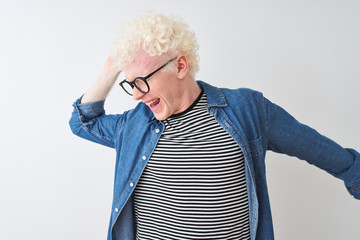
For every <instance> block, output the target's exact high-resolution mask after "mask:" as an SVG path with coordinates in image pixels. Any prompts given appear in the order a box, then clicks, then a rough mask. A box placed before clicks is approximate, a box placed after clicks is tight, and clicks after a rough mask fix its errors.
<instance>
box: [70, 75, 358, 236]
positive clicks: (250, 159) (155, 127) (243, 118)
mask: <svg viewBox="0 0 360 240" xmlns="http://www.w3.org/2000/svg"><path fill="white" fill-rule="evenodd" d="M198 84H199V85H200V87H201V88H203V89H204V91H205V93H206V96H207V99H208V112H209V113H210V114H211V115H213V116H214V117H215V119H216V121H217V122H218V123H219V124H220V125H221V127H223V128H224V129H225V130H226V131H227V132H228V133H229V134H230V135H231V136H232V138H233V139H234V140H235V141H236V142H237V144H238V145H239V147H240V148H241V150H242V151H243V153H244V157H245V171H246V184H247V191H248V198H249V211H250V212H249V214H250V216H249V217H250V235H251V239H253V240H254V239H257V240H262V239H274V234H273V225H272V218H271V210H270V203H269V196H268V190H267V185H266V175H265V153H266V150H272V151H274V152H278V153H285V154H288V155H290V156H296V157H298V158H300V159H303V160H306V161H307V162H309V163H310V164H313V165H316V166H317V167H319V168H321V169H323V170H325V171H327V172H328V173H330V174H331V175H333V176H335V177H337V178H340V179H342V180H343V181H344V182H345V186H346V187H347V190H348V191H349V192H350V194H351V195H353V196H354V197H355V198H357V199H360V154H359V153H358V152H357V151H355V150H353V149H344V148H342V147H341V146H339V145H338V144H336V143H335V142H333V141H332V140H330V139H328V138H326V137H325V136H322V135H320V134H319V133H318V132H316V131H315V130H314V129H312V128H310V127H308V126H306V125H304V124H301V123H299V122H298V121H297V120H296V119H294V118H293V117H292V116H291V115H289V114H288V113H287V112H286V111H285V110H284V109H282V108H281V107H279V106H277V105H276V104H274V103H272V102H270V101H269V100H267V99H266V98H264V97H263V95H262V94H261V93H259V92H256V91H253V90H250V89H243V88H242V89H236V90H230V89H220V88H216V87H213V86H210V85H209V84H206V83H205V82H201V81H199V82H198ZM80 100H81V98H80V99H78V100H77V101H76V102H75V103H74V104H73V106H74V111H73V114H72V117H71V119H70V127H71V130H72V131H73V133H74V134H76V135H78V136H80V137H82V138H85V139H88V140H90V141H93V142H96V143H100V144H103V145H105V146H108V147H112V148H115V150H116V165H115V180H114V195H113V203H112V213H111V219H110V226H109V232H108V240H115V239H135V232H136V225H135V224H136V223H135V218H134V212H133V197H132V193H133V191H134V188H135V187H136V184H137V182H138V181H139V179H140V177H141V174H142V172H143V170H144V168H145V166H146V164H147V162H148V160H149V158H150V156H151V154H152V152H153V150H154V149H155V146H156V144H157V142H158V139H159V137H160V135H161V133H162V132H163V130H164V125H163V124H162V122H161V121H158V120H157V119H156V118H155V117H154V114H153V113H152V112H151V110H150V109H149V107H148V106H146V105H145V104H143V103H139V104H138V105H137V106H136V108H134V109H132V110H130V111H126V112H124V113H123V114H117V115H106V114H105V111H104V101H98V102H92V103H80Z"/></svg>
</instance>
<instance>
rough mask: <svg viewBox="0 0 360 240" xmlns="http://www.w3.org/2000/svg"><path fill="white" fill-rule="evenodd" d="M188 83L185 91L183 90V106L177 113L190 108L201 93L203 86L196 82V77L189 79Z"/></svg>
mask: <svg viewBox="0 0 360 240" xmlns="http://www.w3.org/2000/svg"><path fill="white" fill-rule="evenodd" d="M186 81H187V82H186V84H185V86H184V88H183V91H182V92H181V96H179V97H181V98H182V99H183V101H182V104H181V107H180V108H179V111H178V112H176V113H181V112H183V111H185V110H186V109H188V108H189V107H190V106H191V105H192V104H193V103H194V102H195V100H196V99H197V98H198V96H199V95H200V93H201V88H200V87H199V85H198V84H197V83H196V81H195V79H194V78H192V79H187V80H186Z"/></svg>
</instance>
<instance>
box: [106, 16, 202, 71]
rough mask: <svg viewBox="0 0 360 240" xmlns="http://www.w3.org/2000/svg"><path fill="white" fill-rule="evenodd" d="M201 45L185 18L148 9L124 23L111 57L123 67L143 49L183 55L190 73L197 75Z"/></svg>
mask: <svg viewBox="0 0 360 240" xmlns="http://www.w3.org/2000/svg"><path fill="white" fill-rule="evenodd" d="M198 49H199V46H198V43H197V39H196V37H195V34H194V32H193V31H191V30H190V29H189V26H188V25H187V24H186V23H184V22H183V21H182V19H180V18H179V17H176V16H173V15H169V16H165V15H163V14H159V13H156V12H154V11H149V10H148V11H145V12H142V13H140V14H138V16H137V17H136V18H135V19H134V20H133V21H130V22H128V23H126V24H124V25H123V26H122V28H121V31H120V33H119V36H118V37H117V39H116V40H115V41H114V47H113V51H112V58H113V59H116V61H117V64H118V65H119V67H121V68H122V69H123V68H124V67H126V66H127V65H128V64H129V63H131V61H132V60H133V58H134V55H135V54H136V53H138V52H140V51H141V50H143V51H145V52H146V53H148V54H149V55H150V56H158V57H161V56H170V57H173V56H178V55H184V56H186V57H187V59H188V63H189V73H190V75H191V76H193V77H195V74H196V72H198V70H199V62H198Z"/></svg>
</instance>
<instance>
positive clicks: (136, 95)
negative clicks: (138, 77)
mask: <svg viewBox="0 0 360 240" xmlns="http://www.w3.org/2000/svg"><path fill="white" fill-rule="evenodd" d="M144 95H145V93H142V92H140V91H139V90H138V89H137V88H136V87H134V89H133V96H132V97H133V99H134V100H136V101H137V100H140V99H141V98H142V97H143V96H144Z"/></svg>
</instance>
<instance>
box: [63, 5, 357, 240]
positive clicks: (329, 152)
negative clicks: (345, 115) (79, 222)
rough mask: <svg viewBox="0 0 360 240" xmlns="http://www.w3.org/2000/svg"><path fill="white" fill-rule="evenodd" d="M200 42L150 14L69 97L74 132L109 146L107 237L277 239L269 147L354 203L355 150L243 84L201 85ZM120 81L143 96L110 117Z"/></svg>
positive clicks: (183, 26)
mask: <svg viewBox="0 0 360 240" xmlns="http://www.w3.org/2000/svg"><path fill="white" fill-rule="evenodd" d="M197 49H198V47H197V43H196V38H195V36H194V34H193V33H192V32H191V31H190V30H189V29H188V27H187V25H186V24H184V23H183V22H181V21H180V20H177V19H173V18H171V17H167V16H164V15H160V14H155V13H153V12H146V13H144V14H143V15H141V16H139V17H138V18H137V19H135V20H134V21H133V22H130V23H128V24H127V25H125V27H124V29H123V31H122V35H121V37H120V38H119V40H118V42H117V43H116V44H115V50H114V54H113V56H112V57H111V58H109V59H107V61H106V63H105V66H104V69H103V71H102V72H101V74H100V75H99V77H98V78H97V80H96V81H95V83H94V84H93V85H92V86H91V87H90V89H89V90H88V91H87V92H86V93H85V94H84V95H83V96H82V97H81V98H80V99H78V100H77V101H76V102H75V103H74V105H73V106H74V111H73V115H72V118H71V120H70V126H71V129H72V131H73V132H74V133H75V134H76V135H78V136H80V137H83V138H85V139H88V140H91V141H94V142H97V143H100V144H103V145H106V146H109V147H112V148H115V150H116V154H117V155H116V166H115V168H116V169H115V183H114V184H115V187H114V198H113V206H112V213H111V219H110V226H109V232H108V239H135V238H137V239H258V240H259V239H273V238H274V236H273V227H272V219H271V212H270V204H269V197H268V193H267V186H266V176H265V162H264V159H265V152H266V150H272V151H275V152H279V153H285V154H288V155H291V156H296V157H298V158H300V159H304V160H306V161H308V162H309V163H311V164H314V165H316V166H318V167H320V168H322V169H324V170H325V171H327V172H329V173H330V174H332V175H334V176H335V177H338V178H340V179H342V180H344V182H345V185H346V187H347V189H348V191H349V192H350V194H352V195H353V196H354V197H355V198H357V199H360V154H359V153H358V152H356V151H355V150H352V149H344V148H342V147H341V146H339V145H338V144H336V143H335V142H333V141H331V140H330V139H328V138H326V137H324V136H322V135H320V134H319V133H317V132H316V131H315V130H313V129H311V128H310V127H308V126H306V125H303V124H301V123H299V122H298V121H296V120H295V119H294V118H293V117H292V116H290V115H289V114H288V113H287V112H286V111H284V110H283V109H282V108H280V107H279V106H277V105H275V104H273V103H271V102H270V101H269V100H267V99H266V98H264V97H263V96H262V94H261V93H259V92H256V91H253V90H249V89H237V90H229V89H219V88H216V87H213V86H210V85H208V84H206V83H205V82H200V81H199V82H196V81H195V74H196V71H197V70H198V62H197ZM121 71H124V73H125V76H126V79H125V80H123V81H121V82H120V86H121V87H122V88H123V89H124V90H125V92H127V93H128V94H129V95H132V97H133V98H134V99H135V100H140V101H141V102H140V103H139V104H138V105H137V106H136V107H135V108H134V109H132V110H130V111H126V112H124V113H123V114H117V115H106V114H105V111H104V108H103V106H104V100H105V99H106V96H107V94H108V93H109V91H110V89H111V88H112V87H113V85H114V83H115V81H116V79H117V77H118V75H119V73H120V72H121Z"/></svg>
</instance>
